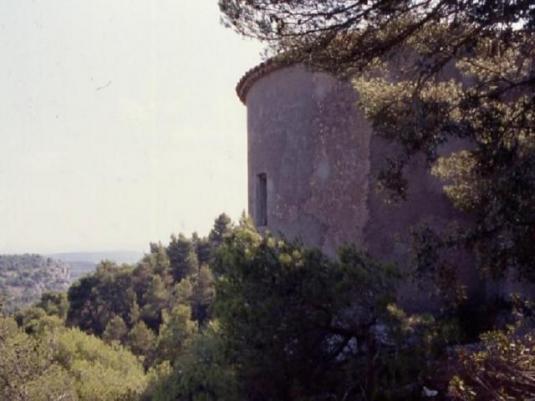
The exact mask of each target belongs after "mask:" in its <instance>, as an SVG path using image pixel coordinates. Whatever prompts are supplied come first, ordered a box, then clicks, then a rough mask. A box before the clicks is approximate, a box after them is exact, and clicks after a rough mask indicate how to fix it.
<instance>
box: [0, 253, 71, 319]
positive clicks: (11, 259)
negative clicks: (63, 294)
mask: <svg viewBox="0 0 535 401" xmlns="http://www.w3.org/2000/svg"><path fill="white" fill-rule="evenodd" d="M70 274H71V268H70V266H69V265H68V264H66V263H65V262H62V261H59V260H55V259H52V258H47V257H44V256H41V255H35V254H23V255H0V297H2V298H3V303H4V307H5V308H6V309H7V310H14V309H17V308H20V307H23V306H27V305H29V304H31V303H33V302H36V301H38V300H39V298H40V297H41V294H42V293H44V292H47V291H65V290H67V288H68V287H69V284H70Z"/></svg>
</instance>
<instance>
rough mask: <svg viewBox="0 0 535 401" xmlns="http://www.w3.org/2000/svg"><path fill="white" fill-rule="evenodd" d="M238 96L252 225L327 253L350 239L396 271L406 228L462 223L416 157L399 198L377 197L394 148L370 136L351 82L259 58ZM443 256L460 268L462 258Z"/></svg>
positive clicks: (404, 254)
mask: <svg viewBox="0 0 535 401" xmlns="http://www.w3.org/2000/svg"><path fill="white" fill-rule="evenodd" d="M237 92H238V96H239V97H240V99H241V100H242V102H243V103H244V104H245V105H246V107H247V127H248V137H247V138H248V193H249V214H250V215H251V216H252V218H253V219H254V221H255V223H256V225H257V226H258V227H259V228H260V229H267V230H269V231H270V232H272V233H274V234H282V235H284V236H285V237H286V238H290V239H293V238H299V239H301V240H302V241H303V243H304V244H305V245H308V246H313V247H318V248H320V249H322V250H323V251H324V252H326V253H327V254H330V255H334V254H335V253H336V249H337V248H338V247H339V246H340V245H342V244H344V243H354V244H356V245H357V246H358V247H360V248H363V249H365V250H366V251H368V252H369V253H370V254H371V255H372V256H374V257H377V258H379V259H382V260H389V261H394V262H397V263H398V264H399V265H400V266H402V267H403V266H404V265H407V264H408V263H409V261H410V257H411V246H410V243H411V229H412V228H414V227H415V226H419V225H424V224H425V225H427V226H430V227H432V228H433V229H435V230H438V231H440V230H443V229H444V228H445V227H446V226H447V225H448V224H449V223H451V222H453V221H456V220H459V221H462V220H464V219H465V217H464V216H462V215H461V214H460V213H459V212H458V211H456V210H455V209H454V208H453V206H452V205H451V204H450V201H449V200H448V199H447V198H446V196H445V194H444V192H443V190H442V185H441V183H440V182H439V181H438V180H437V179H436V178H435V177H433V176H431V175H430V174H429V172H428V168H426V166H424V163H423V160H418V158H416V159H415V160H413V161H412V162H411V164H410V165H409V166H408V169H407V171H406V172H407V177H408V179H409V191H408V194H407V200H406V201H403V202H400V203H396V204H387V203H386V202H385V199H383V196H382V195H381V194H380V193H379V192H378V191H377V188H376V182H375V177H376V175H377V173H378V171H379V170H380V169H381V168H382V166H383V163H385V160H386V157H387V156H388V155H391V154H392V152H394V151H395V149H394V146H393V145H391V144H387V143H386V142H385V141H384V140H383V139H381V138H380V137H378V136H377V135H373V129H372V127H371V124H370V122H369V121H367V120H366V118H365V117H364V115H363V113H362V111H361V110H359V108H358V106H357V100H358V93H356V92H355V90H354V89H353V87H352V85H351V84H350V83H348V82H345V81H342V80H339V79H337V78H335V77H333V76H332V75H329V74H327V73H323V72H314V71H310V70H309V69H307V68H306V67H305V66H303V65H289V66H288V65H286V66H284V65H277V64H276V63H274V62H270V61H268V62H266V63H263V64H261V65H259V66H257V67H255V68H254V69H252V70H250V71H249V72H248V73H246V74H245V76H244V77H243V78H242V79H241V81H240V82H239V84H238V86H237ZM452 147H453V145H451V144H450V145H447V146H445V147H444V149H443V152H448V151H451V150H452ZM452 257H453V260H452V262H453V263H456V264H461V265H466V260H464V259H465V258H466V255H465V254H462V253H456V254H455V255H453V256H452ZM456 258H457V259H459V260H455V259H456ZM409 292H412V291H409Z"/></svg>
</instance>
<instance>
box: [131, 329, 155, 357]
mask: <svg viewBox="0 0 535 401" xmlns="http://www.w3.org/2000/svg"><path fill="white" fill-rule="evenodd" d="M155 341H156V336H155V335H154V332H153V331H152V330H151V329H149V328H148V327H147V325H146V324H145V323H144V322H143V321H140V322H138V323H136V325H135V326H134V327H132V329H131V330H130V332H129V333H128V340H127V342H128V346H129V347H130V349H131V350H132V352H133V353H134V354H136V355H141V356H145V357H146V358H147V360H150V359H151V358H152V357H153V352H154V348H155Z"/></svg>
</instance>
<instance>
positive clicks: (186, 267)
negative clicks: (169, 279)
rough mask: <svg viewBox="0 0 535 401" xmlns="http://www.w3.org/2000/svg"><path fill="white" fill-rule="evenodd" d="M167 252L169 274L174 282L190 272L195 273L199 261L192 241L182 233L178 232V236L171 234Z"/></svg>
mask: <svg viewBox="0 0 535 401" xmlns="http://www.w3.org/2000/svg"><path fill="white" fill-rule="evenodd" d="M167 254H168V255H169V260H170V263H171V274H172V276H173V279H174V280H175V282H178V281H180V280H182V279H183V278H184V277H186V276H188V275H190V274H195V273H196V272H197V270H198V269H199V261H198V259H197V254H196V252H195V248H194V246H193V243H192V241H190V240H189V239H187V238H186V237H185V236H184V235H182V234H179V236H178V237H176V236H175V235H173V236H171V242H170V243H169V245H168V247H167Z"/></svg>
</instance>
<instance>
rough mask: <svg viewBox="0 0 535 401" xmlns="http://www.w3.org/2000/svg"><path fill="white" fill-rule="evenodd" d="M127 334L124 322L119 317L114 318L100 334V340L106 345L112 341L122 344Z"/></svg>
mask: <svg viewBox="0 0 535 401" xmlns="http://www.w3.org/2000/svg"><path fill="white" fill-rule="evenodd" d="M127 334H128V328H127V327H126V324H125V322H124V320H123V319H122V318H121V317H120V316H114V317H113V318H112V319H111V320H110V321H109V322H108V324H107V325H106V329H105V330H104V333H102V339H103V340H104V341H106V342H107V343H111V342H113V341H116V342H119V343H121V342H123V341H124V340H125V338H126V335H127Z"/></svg>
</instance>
